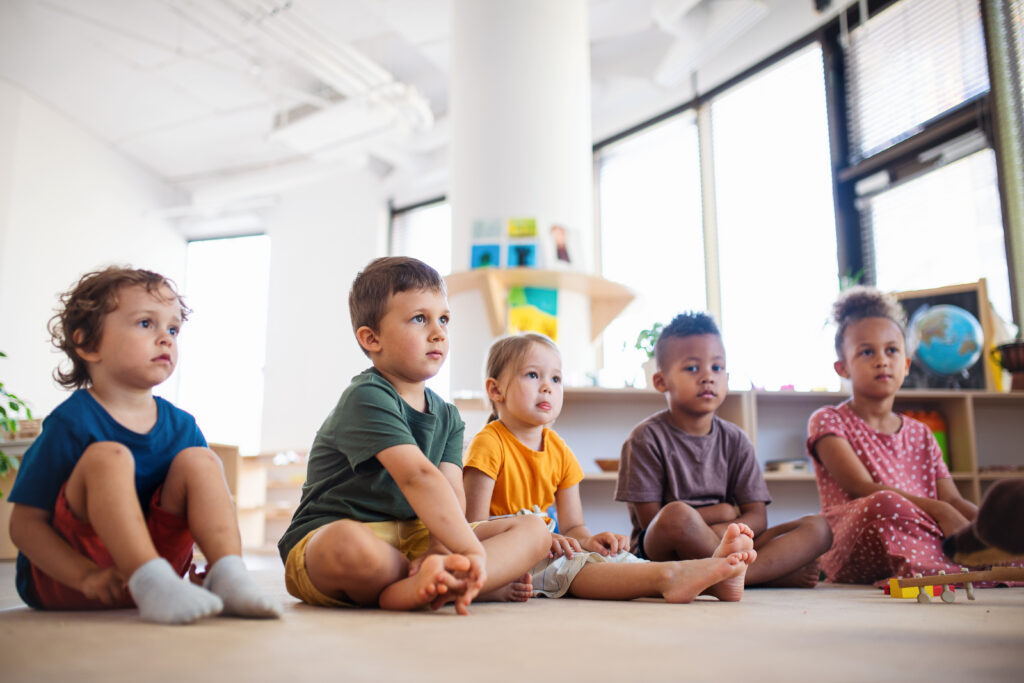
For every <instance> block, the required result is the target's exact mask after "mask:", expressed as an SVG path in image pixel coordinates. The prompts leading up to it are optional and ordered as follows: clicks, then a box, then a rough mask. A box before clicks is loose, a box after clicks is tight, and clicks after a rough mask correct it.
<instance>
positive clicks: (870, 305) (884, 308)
mask: <svg viewBox="0 0 1024 683" xmlns="http://www.w3.org/2000/svg"><path fill="white" fill-rule="evenodd" d="M865 318H885V319H886V320H891V321H892V322H893V323H895V324H896V327H898V328H900V332H902V333H903V336H904V337H905V336H906V334H907V314H906V312H905V311H904V310H903V306H901V305H900V302H899V301H898V300H897V299H896V297H895V296H893V295H892V294H889V293H887V292H883V291H881V290H880V289H877V288H875V287H868V286H866V285H857V286H855V287H850V288H849V289H847V290H845V291H843V292H842V293H841V294H840V295H839V298H838V299H836V301H835V303H834V304H832V320H833V322H835V324H836V340H835V344H836V355H837V356H838V357H839V358H842V357H843V339H844V338H845V337H846V330H847V328H848V327H849V326H850V324H851V323H855V322H857V321H858V320H864V319H865Z"/></svg>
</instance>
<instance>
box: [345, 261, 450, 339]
mask: <svg viewBox="0 0 1024 683" xmlns="http://www.w3.org/2000/svg"><path fill="white" fill-rule="evenodd" d="M411 289H414V290H419V289H425V290H429V291H432V292H440V293H441V294H446V292H445V286H444V280H442V279H441V276H440V275H438V273H437V271H436V270H434V269H433V268H431V267H430V266H428V265H427V264H426V263H424V262H423V261H420V260H419V259H414V258H410V257H408V256H385V257H382V258H378V259H374V260H373V261H370V263H369V265H367V266H366V268H364V269H363V270H362V272H360V273H359V274H358V275H356V279H355V280H353V281H352V289H351V290H350V291H349V293H348V312H349V315H350V316H351V317H352V331H353V332H355V331H356V330H358V329H359V328H360V327H363V326H366V327H369V328H370V329H371V330H373V331H374V332H377V331H379V330H380V321H381V318H383V317H384V314H385V313H387V310H388V300H389V299H390V298H391V297H392V296H394V295H395V294H398V293H399V292H406V291H409V290H411ZM360 348H362V347H361V346H360ZM363 353H365V354H366V355H367V356H369V355H370V354H369V353H368V352H367V351H366V349H363Z"/></svg>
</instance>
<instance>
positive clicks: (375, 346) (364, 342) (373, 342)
mask: <svg viewBox="0 0 1024 683" xmlns="http://www.w3.org/2000/svg"><path fill="white" fill-rule="evenodd" d="M356 341H358V342H359V345H360V346H362V347H363V348H364V349H365V350H366V351H367V353H376V352H378V351H380V349H381V343H380V337H378V336H377V333H376V332H374V331H373V330H372V329H370V327H368V326H367V325H363V326H362V327H360V328H359V329H358V330H356Z"/></svg>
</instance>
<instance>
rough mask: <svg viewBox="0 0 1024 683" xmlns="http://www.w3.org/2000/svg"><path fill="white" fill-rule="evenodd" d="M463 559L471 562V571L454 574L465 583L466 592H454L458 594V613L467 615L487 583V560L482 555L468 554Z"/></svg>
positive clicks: (456, 597)
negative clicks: (471, 604)
mask: <svg viewBox="0 0 1024 683" xmlns="http://www.w3.org/2000/svg"><path fill="white" fill-rule="evenodd" d="M462 557H465V558H466V559H467V560H469V569H468V570H467V571H465V572H461V571H457V572H453V574H454V576H455V577H456V578H459V579H462V580H464V581H465V590H462V591H458V590H456V591H453V592H455V593H457V595H456V596H455V611H456V613H458V614H462V615H467V614H469V605H470V603H472V602H473V599H474V598H475V597H476V596H477V595H478V594H479V593H480V589H482V588H483V587H484V583H485V582H486V581H487V559H486V557H485V556H484V555H483V554H482V553H480V554H477V553H467V554H465V555H463V556H462Z"/></svg>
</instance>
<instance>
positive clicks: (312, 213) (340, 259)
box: [261, 171, 387, 452]
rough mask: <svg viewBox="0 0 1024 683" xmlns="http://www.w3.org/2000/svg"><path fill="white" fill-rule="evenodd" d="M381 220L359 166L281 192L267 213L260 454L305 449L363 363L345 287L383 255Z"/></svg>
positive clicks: (375, 188) (378, 192)
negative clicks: (267, 287)
mask: <svg viewBox="0 0 1024 683" xmlns="http://www.w3.org/2000/svg"><path fill="white" fill-rule="evenodd" d="M386 224H387V204H386V200H385V198H384V196H383V195H382V189H381V186H380V183H379V182H377V181H376V180H375V179H374V178H373V177H372V176H370V175H369V174H367V173H363V172H358V171H349V172H340V173H336V174H334V175H331V176H329V177H327V178H324V179H322V180H320V181H318V182H317V183H315V184H313V185H308V186H306V187H303V188H301V189H297V190H294V191H292V192H289V193H287V194H285V195H283V196H282V197H281V204H280V206H279V207H278V208H277V209H276V210H275V211H274V213H273V215H272V216H270V217H269V218H268V225H269V229H268V234H269V235H270V250H271V257H270V304H269V311H268V316H267V360H266V371H265V382H264V394H263V396H264V398H263V437H262V444H261V448H262V450H263V451H264V452H272V451H277V450H283V449H308V448H309V447H310V445H312V442H313V436H314V434H315V433H316V430H317V429H318V428H319V427H320V424H321V423H322V422H323V420H324V418H325V417H326V416H327V413H328V412H329V411H330V410H331V408H333V407H334V404H335V403H336V402H337V400H338V397H339V396H340V395H341V392H342V390H343V389H344V388H345V387H346V386H348V383H349V380H350V379H351V378H352V377H353V376H354V375H356V374H358V373H359V372H362V371H363V370H365V369H366V368H367V367H369V365H370V361H369V359H368V358H367V357H366V356H364V355H363V353H362V351H360V349H359V344H357V343H356V340H355V336H354V335H353V333H352V325H351V323H350V321H349V314H348V291H349V287H350V286H351V285H352V280H353V278H355V276H356V274H357V273H358V272H359V271H360V270H362V268H363V267H364V266H365V265H366V264H367V263H369V261H370V260H371V259H373V258H375V257H377V256H383V255H384V253H385V249H386V244H385V241H384V235H385V234H386V229H385V227H386Z"/></svg>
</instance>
